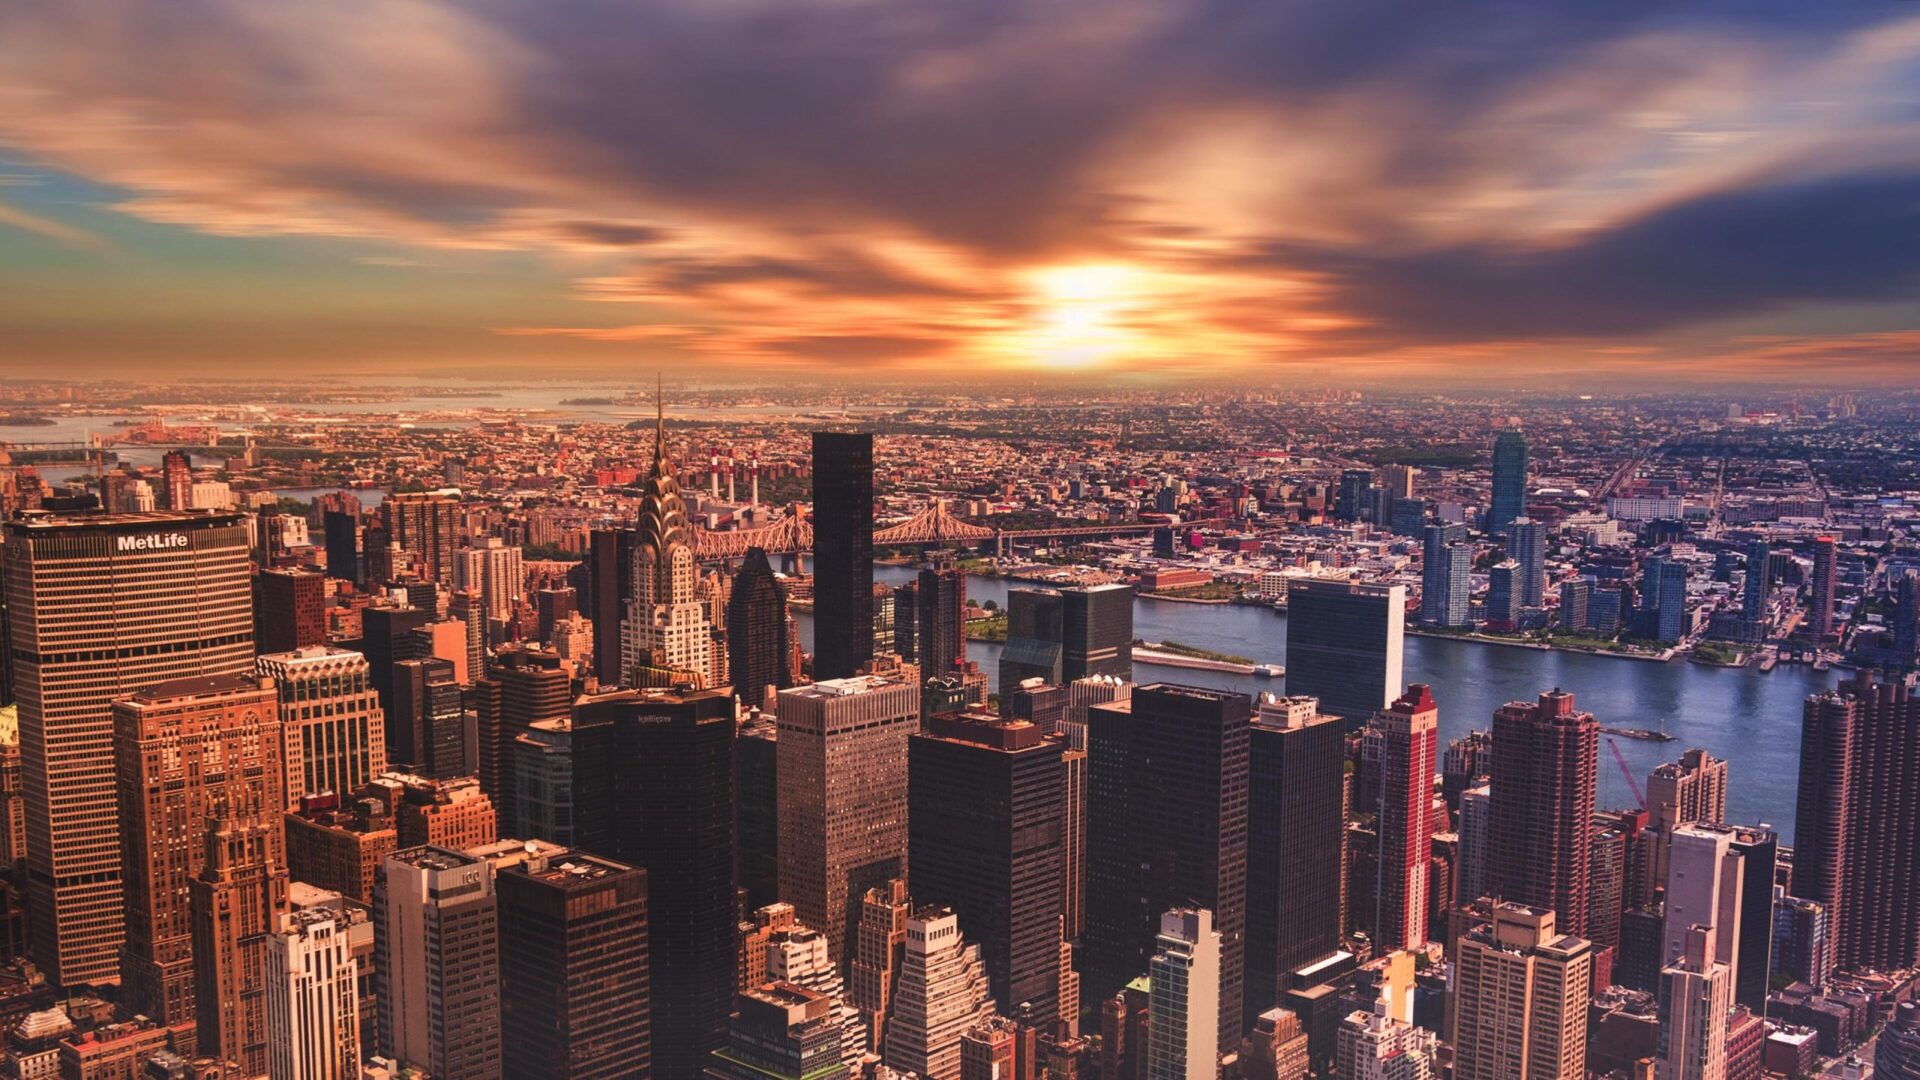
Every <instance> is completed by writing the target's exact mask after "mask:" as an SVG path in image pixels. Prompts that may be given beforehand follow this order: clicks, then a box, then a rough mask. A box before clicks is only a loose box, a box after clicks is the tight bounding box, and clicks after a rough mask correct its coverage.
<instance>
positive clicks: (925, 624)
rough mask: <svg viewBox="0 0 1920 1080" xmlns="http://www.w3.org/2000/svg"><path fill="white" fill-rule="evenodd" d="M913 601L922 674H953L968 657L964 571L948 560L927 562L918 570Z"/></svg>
mask: <svg viewBox="0 0 1920 1080" xmlns="http://www.w3.org/2000/svg"><path fill="white" fill-rule="evenodd" d="M914 601H915V605H916V607H917V608H918V610H917V612H916V613H915V615H914V619H915V621H916V622H917V623H918V624H919V629H918V631H917V632H916V633H915V634H914V643H915V648H916V650H917V657H918V661H919V664H920V675H921V677H922V678H934V677H937V676H944V675H951V674H953V673H954V672H955V671H957V670H959V668H960V665H961V664H963V663H965V662H966V659H967V632H966V625H967V623H966V618H967V572H966V571H965V570H962V569H960V568H959V567H958V566H955V565H954V564H953V562H952V561H951V560H948V559H941V560H937V561H933V562H929V563H928V564H927V565H926V566H924V567H922V568H921V569H920V585H919V588H918V589H916V590H915V593H914ZM896 617H898V616H897V615H896Z"/></svg>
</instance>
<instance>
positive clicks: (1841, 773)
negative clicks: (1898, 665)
mask: <svg viewBox="0 0 1920 1080" xmlns="http://www.w3.org/2000/svg"><path fill="white" fill-rule="evenodd" d="M1916 730H1920V698H1915V697H1914V696H1913V693H1912V690H1911V689H1910V688H1909V687H1908V686H1907V685H1906V684H1904V683H1876V682H1874V680H1873V675H1872V673H1871V672H1870V671H1867V670H1865V669H1862V670H1861V671H1860V673H1859V674H1858V675H1857V676H1856V677H1855V679H1854V680H1853V681H1852V682H1848V683H1845V684H1843V685H1841V686H1840V687H1839V688H1838V689H1837V690H1830V691H1828V692H1826V693H1824V694H1816V695H1813V696H1811V697H1809V698H1808V699H1807V703H1806V709H1805V713H1804V718H1803V720H1802V726H1801V730H1800V791H1799V800H1798V805H1797V810H1796V814H1795V824H1794V859H1793V891H1794V894H1795V895H1796V896H1799V897H1801V898H1802V899H1806V900H1813V901H1817V902H1818V903H1820V904H1821V905H1823V906H1824V907H1825V908H1826V910H1827V917H1828V919H1829V920H1830V923H1829V927H1828V931H1829V934H1830V935H1831V937H1832V940H1833V945H1834V947H1833V962H1834V966H1835V967H1837V968H1841V969H1856V968H1875V969H1878V970H1881V971H1891V970H1895V969H1901V968H1909V967H1913V966H1914V965H1915V964H1916V963H1920V930H1916V928H1920V854H1917V853H1920V786H1916V785H1915V784H1914V783H1912V778H1913V777H1915V776H1920V739H1916V738H1914V735H1913V733H1914V732H1915V731H1916Z"/></svg>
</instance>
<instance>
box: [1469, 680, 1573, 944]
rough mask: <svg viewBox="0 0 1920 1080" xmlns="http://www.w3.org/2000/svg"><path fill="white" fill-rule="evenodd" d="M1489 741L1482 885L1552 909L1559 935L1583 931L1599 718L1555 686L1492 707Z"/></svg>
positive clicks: (1536, 905)
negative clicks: (1532, 700)
mask: <svg viewBox="0 0 1920 1080" xmlns="http://www.w3.org/2000/svg"><path fill="white" fill-rule="evenodd" d="M1493 747H1494V753H1493V781H1492V785H1491V803H1490V805H1489V808H1488V809H1489V810H1490V812H1491V813H1490V816H1489V820H1488V825H1487V837H1488V840H1489V851H1488V854H1489V855H1490V856H1491V858H1490V860H1489V867H1488V869H1489V872H1490V873H1489V877H1490V881H1489V882H1488V885H1489V887H1490V888H1491V889H1493V890H1495V894H1496V895H1498V896H1501V897H1503V898H1505V899H1507V900H1511V901H1514V902H1516V903H1521V904H1526V905H1529V906H1531V907H1539V908H1547V909H1549V910H1551V911H1553V912H1554V913H1555V914H1556V915H1557V920H1556V923H1555V925H1557V926H1558V927H1560V929H1561V931H1562V932H1563V933H1568V934H1580V933H1583V932H1584V931H1585V929H1586V925H1587V902H1588V899H1589V897H1588V889H1589V881H1590V878H1589V875H1590V874H1591V872H1592V870H1591V865H1590V855H1591V851H1590V849H1591V846H1592V843H1593V829H1592V818H1593V801H1594V793H1595V790H1596V786H1597V784H1598V782H1599V775H1598V769H1599V760H1598V754H1599V749H1600V727H1599V723H1598V722H1597V721H1596V720H1594V718H1593V714H1592V713H1584V712H1576V711H1574V707H1573V695H1572V694H1569V693H1566V692H1564V691H1561V690H1557V689H1556V690H1552V691H1548V692H1547V693H1544V694H1541V695H1540V700H1539V701H1538V703H1536V704H1528V703H1526V702H1523V701H1515V702H1509V703H1508V704H1506V705H1502V706H1501V707H1500V708H1499V709H1496V710H1495V711H1494V714H1493Z"/></svg>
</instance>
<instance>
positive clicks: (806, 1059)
mask: <svg viewBox="0 0 1920 1080" xmlns="http://www.w3.org/2000/svg"><path fill="white" fill-rule="evenodd" d="M702 1075H703V1076H704V1077H705V1080H847V1078H848V1077H849V1076H850V1075H851V1073H850V1072H849V1070H848V1069H847V1066H846V1064H845V1063H844V1062H842V1061H841V1060H840V1028H839V1025H838V1024H837V1023H836V1022H835V1021H834V1017H833V1000H832V999H831V998H829V997H827V995H825V994H819V993H815V992H814V991H812V990H807V989H804V988H802V987H798V986H794V985H792V984H791V983H767V984H765V985H763V986H757V987H754V988H752V989H749V990H742V991H741V992H740V994H739V996H738V997H737V998H736V999H735V1002H734V1008H733V1015H732V1018H731V1019H730V1020H729V1021H728V1038H727V1045H726V1046H725V1047H724V1048H723V1049H720V1050H715V1051H714V1052H713V1056H712V1059H711V1061H710V1063H709V1064H708V1065H707V1069H706V1072H705V1073H703V1074H702Z"/></svg>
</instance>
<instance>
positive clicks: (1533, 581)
mask: <svg viewBox="0 0 1920 1080" xmlns="http://www.w3.org/2000/svg"><path fill="white" fill-rule="evenodd" d="M1507 554H1508V555H1510V556H1512V558H1513V561H1514V562H1516V563H1518V564H1520V581H1519V589H1518V595H1519V598H1520V606H1521V607H1523V608H1530V607H1539V606H1541V605H1542V604H1545V603H1546V602H1547V601H1546V596H1547V527H1546V526H1545V525H1542V524H1541V523H1539V522H1537V521H1535V520H1533V519H1532V518H1526V517H1520V518H1514V519H1513V522H1512V523H1511V524H1510V525H1508V526H1507Z"/></svg>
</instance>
